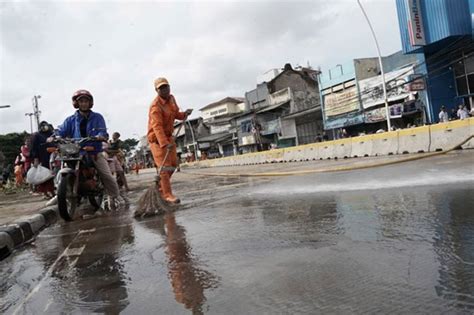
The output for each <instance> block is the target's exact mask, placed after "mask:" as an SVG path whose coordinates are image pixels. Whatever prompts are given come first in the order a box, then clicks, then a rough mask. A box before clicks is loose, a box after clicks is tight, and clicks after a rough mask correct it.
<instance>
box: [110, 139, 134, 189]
mask: <svg viewBox="0 0 474 315" xmlns="http://www.w3.org/2000/svg"><path fill="white" fill-rule="evenodd" d="M122 146H123V145H122V140H120V133H118V132H114V133H113V134H112V140H110V141H109V145H108V148H107V155H108V156H109V158H110V159H111V161H110V163H109V165H110V169H111V171H112V173H116V174H117V176H118V177H119V178H120V180H121V182H122V184H123V186H124V187H125V190H126V191H130V189H129V188H128V183H127V178H126V177H125V172H124V170H123V166H122V165H123V160H124V154H123V151H122Z"/></svg>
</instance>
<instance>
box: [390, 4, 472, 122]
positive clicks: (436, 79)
mask: <svg viewBox="0 0 474 315" xmlns="http://www.w3.org/2000/svg"><path fill="white" fill-rule="evenodd" d="M396 5H397V13H398V22H399V28H400V37H401V41H402V48H403V52H404V53H405V54H413V53H419V54H422V55H423V56H424V59H425V64H424V67H423V78H424V80H425V82H426V92H427V99H428V106H427V109H428V114H429V120H430V121H431V122H436V121H437V120H438V118H437V116H438V113H439V111H440V108H441V106H443V105H444V106H445V107H446V108H447V109H448V111H450V110H453V109H456V108H457V107H458V106H459V105H460V104H464V105H466V106H467V107H468V109H470V108H472V107H473V105H474V99H473V98H474V43H473V35H474V32H473V29H474V0H455V1H452V0H396Z"/></svg>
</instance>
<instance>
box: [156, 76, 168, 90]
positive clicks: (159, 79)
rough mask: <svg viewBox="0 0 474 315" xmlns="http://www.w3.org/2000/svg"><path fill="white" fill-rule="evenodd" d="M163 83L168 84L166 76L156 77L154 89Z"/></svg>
mask: <svg viewBox="0 0 474 315" xmlns="http://www.w3.org/2000/svg"><path fill="white" fill-rule="evenodd" d="M165 84H167V85H169V83H168V80H166V78H158V79H156V80H155V89H159V88H160V86H162V85H165Z"/></svg>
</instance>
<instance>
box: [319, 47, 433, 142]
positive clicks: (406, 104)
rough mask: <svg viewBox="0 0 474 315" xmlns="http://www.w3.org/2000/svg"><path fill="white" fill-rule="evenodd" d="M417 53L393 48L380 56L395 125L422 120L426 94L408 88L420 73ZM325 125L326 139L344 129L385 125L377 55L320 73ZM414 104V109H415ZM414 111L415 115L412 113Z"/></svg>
mask: <svg viewBox="0 0 474 315" xmlns="http://www.w3.org/2000/svg"><path fill="white" fill-rule="evenodd" d="M421 57H422V56H420V55H419V54H414V55H404V54H403V53H402V52H396V53H394V54H392V55H389V56H386V57H382V64H383V66H384V72H385V82H386V87H387V99H388V104H389V112H390V119H391V122H392V125H394V127H395V128H401V127H405V126H406V125H407V124H408V123H414V121H415V120H416V121H417V124H422V123H423V108H424V105H423V104H425V103H426V97H425V95H424V94H423V93H422V92H418V91H411V90H410V80H411V79H410V78H411V77H412V76H414V75H415V74H417V73H419V72H420V70H419V65H420V64H422V60H421V61H420V58H421ZM319 86H320V89H321V91H320V92H321V104H322V106H323V120H324V129H325V132H326V135H327V137H328V138H329V139H331V138H338V137H339V134H340V131H341V130H342V129H346V131H347V132H348V133H349V135H352V136H354V135H358V134H362V133H372V132H375V131H376V130H378V129H386V124H387V123H386V120H387V117H386V111H385V98H384V93H383V84H382V75H381V71H380V67H379V61H378V58H359V59H354V60H352V61H350V62H347V63H345V64H338V65H337V66H336V67H334V68H331V69H329V70H328V71H327V72H325V73H323V74H321V76H320V85H319ZM415 108H416V109H415ZM414 114H417V116H414Z"/></svg>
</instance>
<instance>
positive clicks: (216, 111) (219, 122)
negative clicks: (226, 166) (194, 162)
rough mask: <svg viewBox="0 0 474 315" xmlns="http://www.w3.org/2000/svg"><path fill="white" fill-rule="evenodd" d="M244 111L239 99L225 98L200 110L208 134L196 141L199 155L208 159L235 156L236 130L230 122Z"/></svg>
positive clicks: (242, 100)
mask: <svg viewBox="0 0 474 315" xmlns="http://www.w3.org/2000/svg"><path fill="white" fill-rule="evenodd" d="M244 109H245V104H244V99H243V98H241V97H226V98H223V99H221V100H220V101H217V102H214V103H211V104H208V105H206V106H204V107H203V108H201V109H200V111H201V113H202V118H203V123H204V124H205V125H206V126H208V127H209V134H208V135H206V136H202V137H199V138H198V140H197V141H198V145H199V150H200V151H201V153H204V154H205V156H207V157H209V158H212V157H219V156H229V155H235V154H237V147H238V142H237V137H236V128H235V127H234V126H233V125H232V123H231V122H232V118H233V117H235V116H236V115H239V114H241V113H243V111H244Z"/></svg>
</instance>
